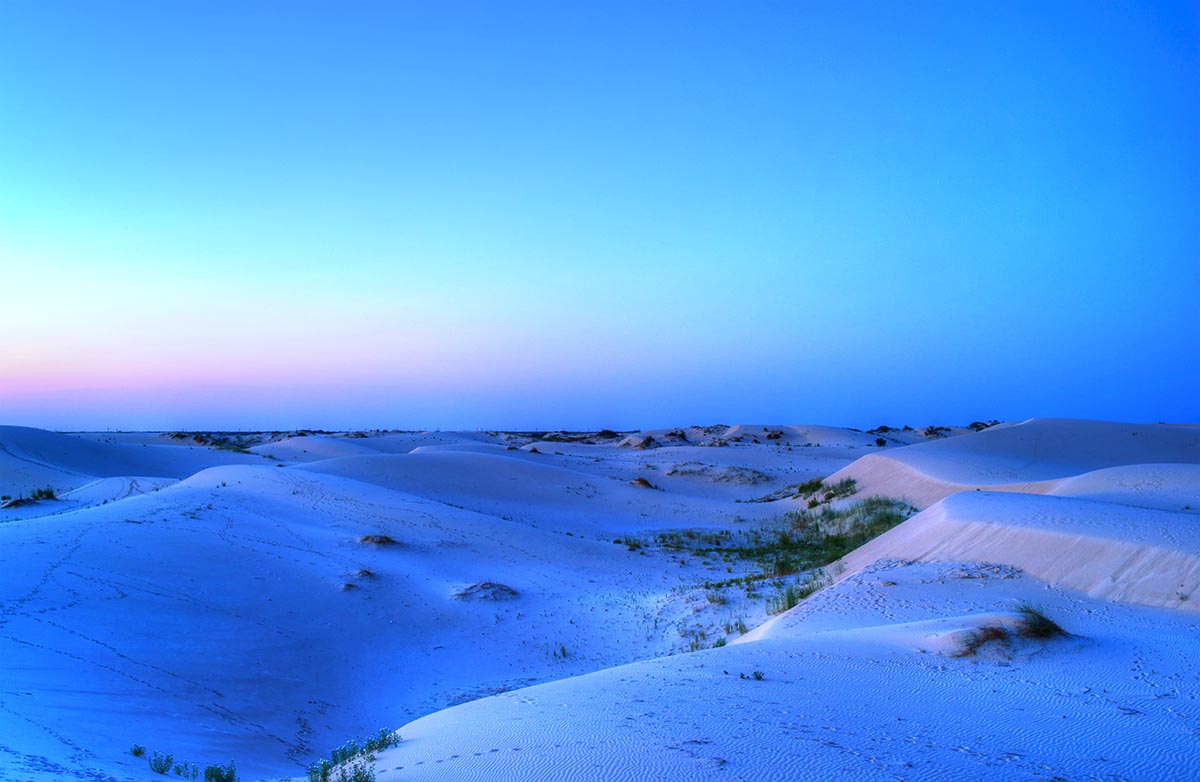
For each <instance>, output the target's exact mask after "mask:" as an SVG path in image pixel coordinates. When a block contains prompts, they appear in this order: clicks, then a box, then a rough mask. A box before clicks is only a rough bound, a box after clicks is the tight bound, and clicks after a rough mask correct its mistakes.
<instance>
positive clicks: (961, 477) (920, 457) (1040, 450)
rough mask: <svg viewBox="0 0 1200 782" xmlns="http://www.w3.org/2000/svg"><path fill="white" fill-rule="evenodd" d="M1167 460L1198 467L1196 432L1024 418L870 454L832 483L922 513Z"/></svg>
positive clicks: (1199, 450) (1043, 490) (1199, 444)
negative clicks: (854, 486)
mask: <svg viewBox="0 0 1200 782" xmlns="http://www.w3.org/2000/svg"><path fill="white" fill-rule="evenodd" d="M1166 462H1170V463H1184V464H1200V428H1198V427H1192V426H1187V427H1185V426H1169V425H1164V424H1117V423H1109V422H1101V421H1065V420H1060V419H1031V420H1029V421H1025V422H1023V423H1020V424H1015V425H1002V426H996V427H992V428H990V429H985V430H984V431H982V432H979V433H973V434H970V435H965V436H962V437H955V438H952V439H946V440H937V441H934V442H927V443H921V444H917V445H913V446H909V447H906V448H902V449H896V450H892V451H887V452H885V453H877V454H871V455H868V456H865V457H863V458H862V459H860V460H858V461H857V462H855V463H854V464H852V465H850V466H849V467H847V468H845V469H844V470H843V471H841V472H839V473H838V474H837V475H835V476H834V478H833V479H834V480H837V479H840V478H854V479H855V480H856V481H858V484H859V489H860V491H862V492H866V493H870V494H880V495H884V496H889V497H899V498H902V499H905V500H906V501H908V502H911V503H912V504H914V505H916V506H917V507H921V508H923V507H928V506H929V505H932V504H933V503H935V502H937V501H938V500H940V499H942V498H943V497H947V496H949V495H951V494H953V493H955V492H959V491H964V490H969V489H976V488H983V489H990V490H992V491H1012V492H1021V493H1034V494H1045V493H1048V492H1051V491H1053V490H1054V489H1055V488H1056V487H1057V486H1058V485H1059V482H1061V481H1062V480H1064V479H1068V478H1073V477H1075V476H1078V475H1080V474H1082V473H1086V472H1092V471H1095V470H1100V469H1103V468H1109V467H1119V466H1126V465H1136V464H1156V463H1166Z"/></svg>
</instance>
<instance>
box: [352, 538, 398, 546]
mask: <svg viewBox="0 0 1200 782" xmlns="http://www.w3.org/2000/svg"><path fill="white" fill-rule="evenodd" d="M358 542H359V543H370V544H371V545H372V546H399V545H400V541H398V540H396V539H395V538H393V537H392V536H391V535H363V536H362V537H360V538H359V539H358Z"/></svg>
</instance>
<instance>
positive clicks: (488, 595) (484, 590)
mask: <svg viewBox="0 0 1200 782" xmlns="http://www.w3.org/2000/svg"><path fill="white" fill-rule="evenodd" d="M518 596H519V593H518V592H517V590H515V589H513V588H512V587H510V586H508V585H506V584H497V583H496V582H494V581H480V582H479V583H478V584H471V586H469V587H465V588H463V589H460V590H459V591H457V592H455V593H454V599H455V600H515V599H516V598H517V597H518Z"/></svg>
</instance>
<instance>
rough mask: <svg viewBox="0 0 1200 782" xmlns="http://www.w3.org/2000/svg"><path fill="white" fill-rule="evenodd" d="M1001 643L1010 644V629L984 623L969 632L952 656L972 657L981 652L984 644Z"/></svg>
mask: <svg viewBox="0 0 1200 782" xmlns="http://www.w3.org/2000/svg"><path fill="white" fill-rule="evenodd" d="M993 642H996V643H1000V644H1003V645H1005V646H1008V644H1009V638H1008V630H1006V629H1005V628H1003V627H1001V626H1000V625H984V626H983V627H980V628H979V629H978V630H973V631H971V632H970V633H967V634H966V635H965V636H964V637H963V640H962V643H961V644H960V645H959V647H958V649H957V650H956V651H955V652H954V653H952V654H951V655H950V656H951V657H971V656H974V655H975V654H978V653H979V650H980V649H981V648H983V646H984V644H988V643H993Z"/></svg>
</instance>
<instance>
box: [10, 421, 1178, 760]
mask: <svg viewBox="0 0 1200 782" xmlns="http://www.w3.org/2000/svg"><path fill="white" fill-rule="evenodd" d="M0 495H3V497H4V499H3V500H0V505H2V507H0V661H3V666H2V669H3V687H0V780H14V781H16V780H21V781H22V782H24V781H26V780H41V779H47V780H49V779H104V780H119V781H121V782H125V781H126V780H157V779H163V778H164V777H163V776H162V775H160V774H158V773H156V772H155V770H154V768H152V766H158V767H160V768H162V767H163V762H164V760H165V758H166V756H167V755H170V756H171V758H170V762H169V763H167V764H166V767H165V770H166V772H167V778H180V777H183V778H190V775H191V774H192V773H193V772H195V773H196V775H197V776H198V777H199V778H203V776H204V772H205V769H206V767H209V766H213V767H214V768H220V769H227V765H226V764H228V762H229V761H231V760H232V761H234V762H235V764H236V769H237V772H236V773H237V775H238V778H239V779H241V780H259V779H261V780H268V779H270V780H278V779H280V778H286V777H290V778H299V779H305V778H307V776H306V774H307V773H309V772H306V770H307V769H309V768H310V767H311V768H312V771H311V774H313V775H316V778H320V777H321V775H322V773H324V774H326V775H328V776H329V778H330V779H338V774H339V773H340V772H341V771H345V772H346V773H347V775H348V776H347V778H350V775H352V774H353V773H357V774H359V775H360V779H367V778H371V777H374V778H376V779H378V780H379V781H380V782H387V781H389V780H420V779H429V780H434V779H436V780H464V779H487V780H529V779H570V780H596V781H597V782H600V781H601V780H604V781H606V782H607V781H616V782H621V781H623V780H642V779H663V780H709V779H711V780H735V779H741V780H793V779H794V780H827V779H854V780H858V779H862V780H876V779H878V780H885V779H886V780H896V779H912V780H925V779H1047V780H1049V779H1067V780H1074V779H1156V780H1158V779H1163V780H1170V779H1178V780H1184V779H1192V778H1193V777H1194V773H1195V772H1194V769H1195V768H1198V767H1200V745H1197V743H1196V742H1195V740H1194V737H1195V736H1196V735H1200V703H1198V702H1197V701H1198V699H1200V672H1198V670H1197V668H1196V666H1195V654H1194V648H1195V639H1194V627H1195V622H1196V618H1197V613H1196V612H1197V611H1198V610H1200V594H1197V593H1198V591H1200V543H1197V541H1200V428H1197V427H1192V426H1168V425H1160V424H1156V425H1145V424H1118V423H1107V422H1095V421H1072V420H1050V419H1034V420H1030V421H1025V422H1021V423H1007V424H998V425H994V426H989V425H986V424H979V425H976V426H973V427H926V428H921V429H901V430H897V429H890V428H888V427H882V428H881V429H879V430H872V431H871V432H858V431H854V430H848V429H839V428H835V427H822V426H791V425H787V426H785V425H769V424H767V425H763V424H754V425H735V426H705V427H682V428H679V429H662V430H650V431H644V432H591V433H570V432H537V433H531V432H525V433H504V432H471V433H441V432H439V433H423V432H391V431H370V432H346V433H330V432H316V431H306V432H273V433H245V432H243V433H212V432H209V433H81V434H71V433H53V432H47V431H42V430H37V429H28V428H22V427H0ZM869 498H889V499H869ZM864 501H865V502H864ZM385 727H386V728H389V729H398V737H399V738H398V743H397V739H396V738H395V737H389V738H388V739H387V740H386V741H383V740H382V739H377V740H376V741H375V743H373V744H372V745H371V751H370V752H369V753H368V752H365V751H364V752H360V753H359V754H357V755H355V754H354V753H353V752H352V751H351V750H347V751H346V752H345V753H343V754H341V755H337V756H334V757H331V755H330V750H333V749H334V748H335V747H338V746H340V745H342V744H343V742H344V741H346V740H348V739H351V738H355V737H359V738H361V737H366V736H369V735H374V734H378V732H379V730H380V729H381V728H385ZM384 735H385V736H386V735H387V734H384ZM361 744H362V742H360V746H361ZM391 744H395V746H389V745H391ZM322 759H325V761H326V762H325V766H324V769H323V770H322V767H321V766H320V765H319V764H320V762H321V761H322ZM313 764H318V765H315V766H314V765H313ZM355 769H357V771H355Z"/></svg>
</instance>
